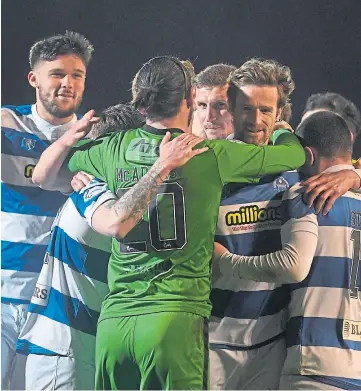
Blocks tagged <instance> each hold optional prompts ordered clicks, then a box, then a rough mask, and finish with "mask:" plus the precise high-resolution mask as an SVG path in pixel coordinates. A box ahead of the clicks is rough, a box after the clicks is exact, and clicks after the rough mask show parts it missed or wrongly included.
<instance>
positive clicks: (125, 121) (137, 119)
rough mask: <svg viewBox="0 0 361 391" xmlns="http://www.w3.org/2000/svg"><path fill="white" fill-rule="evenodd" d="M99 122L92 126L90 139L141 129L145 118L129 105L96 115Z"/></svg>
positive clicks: (106, 110) (109, 108)
mask: <svg viewBox="0 0 361 391" xmlns="http://www.w3.org/2000/svg"><path fill="white" fill-rule="evenodd" d="M97 115H98V116H99V117H100V121H99V122H98V123H96V124H94V125H93V127H92V129H91V131H90V132H89V137H90V138H97V137H100V136H102V135H103V134H105V133H109V132H117V131H122V130H124V131H125V130H129V129H137V128H141V127H142V126H143V125H144V124H145V118H144V117H143V116H142V115H141V114H140V113H139V111H138V110H135V109H133V107H132V106H131V105H130V104H122V103H120V104H117V105H114V106H110V107H108V108H106V109H105V110H103V111H102V112H100V113H99V114H97Z"/></svg>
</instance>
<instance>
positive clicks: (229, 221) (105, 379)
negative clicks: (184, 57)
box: [1, 32, 361, 390]
mask: <svg viewBox="0 0 361 391" xmlns="http://www.w3.org/2000/svg"><path fill="white" fill-rule="evenodd" d="M92 52H93V47H92V45H91V44H90V42H89V41H88V40H87V39H86V38H85V37H83V36H82V35H80V34H78V33H74V32H66V33H65V34H59V35H56V36H52V37H48V38H45V39H43V40H40V41H37V42H36V43H35V44H34V45H33V46H32V47H31V49H30V55H29V62H30V66H31V71H30V72H29V75H28V80H29V83H30V85H31V86H32V87H34V89H35V91H36V103H34V104H33V105H23V106H3V107H2V110H1V118H2V123H1V125H2V218H1V219H2V310H1V312H2V320H1V326H2V329H1V342H2V344H1V356H2V357H1V359H2V360H1V361H2V366H1V380H2V388H3V389H29V390H30V389H41V390H46V389H64V390H75V389H82V390H85V389H94V388H95V389H99V390H108V389H114V390H119V389H133V390H134V389H169V390H170V389H183V390H186V389H195V390H200V389H218V390H223V389H228V390H230V389H239V390H242V389H360V388H361V365H360V363H361V300H360V286H361V284H360V282H361V281H360V279H361V277H360V274H361V272H360V269H361V268H359V263H360V246H361V195H360V194H359V192H361V190H360V188H361V183H360V178H361V173H360V170H358V169H356V168H354V166H353V160H352V158H353V157H354V158H355V159H356V160H357V158H359V156H358V155H357V152H356V151H354V148H353V144H354V141H355V140H356V137H357V136H358V135H359V133H360V132H361V115H360V112H359V111H358V109H357V108H356V106H355V105H354V104H353V103H352V102H350V101H349V100H347V99H346V98H344V97H342V96H341V95H339V94H336V93H319V94H314V95H312V96H310V98H309V99H308V100H307V102H306V104H305V109H304V114H303V117H302V120H301V122H300V124H299V125H298V127H297V129H296V131H294V130H293V129H292V127H291V126H290V125H289V123H288V122H289V120H290V117H291V95H292V92H293V90H294V88H295V84H294V81H293V80H292V76H291V71H290V69H289V68H288V67H287V66H284V65H281V64H279V63H278V62H277V61H275V60H263V59H256V58H253V59H250V60H248V61H246V62H245V63H243V64H242V65H241V66H240V67H238V68H237V67H235V66H231V65H226V64H216V65H211V66H208V67H207V68H205V69H204V70H202V71H201V72H199V73H198V74H195V72H194V69H193V66H192V64H191V63H190V62H189V61H180V60H179V59H178V58H176V57H172V56H160V57H155V58H152V59H151V60H149V61H148V62H146V63H145V64H144V65H143V66H142V68H141V69H140V70H139V71H138V72H137V73H136V75H135V77H134V79H133V82H132V101H131V102H130V103H129V104H124V105H123V104H119V105H115V106H112V107H110V108H108V109H106V110H104V111H103V112H102V113H100V114H99V115H98V114H96V112H95V111H94V110H90V111H89V112H88V113H86V114H85V115H84V116H83V117H79V118H77V115H76V114H75V113H76V112H77V109H78V107H79V105H80V103H81V100H82V96H83V92H84V87H85V77H86V72H87V65H88V63H89V61H90V59H91V57H92ZM356 160H355V161H354V164H355V165H356V166H357V164H358V162H356Z"/></svg>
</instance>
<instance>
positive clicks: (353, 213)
mask: <svg viewBox="0 0 361 391" xmlns="http://www.w3.org/2000/svg"><path fill="white" fill-rule="evenodd" d="M301 192H302V188H301V187H300V186H299V185H296V186H294V187H293V188H292V189H290V191H289V192H288V193H287V197H285V200H284V201H283V202H282V211H283V212H282V213H283V217H282V219H283V221H284V222H283V228H282V229H285V230H289V229H292V222H293V221H294V220H295V219H301V218H303V217H305V216H306V217H307V218H308V219H312V220H313V221H314V222H316V223H317V224H318V244H317V249H316V253H315V256H314V258H313V262H312V266H311V269H310V272H309V274H308V276H307V277H306V279H305V280H304V281H302V282H301V283H297V284H291V285H290V289H291V301H290V304H289V317H290V318H289V322H288V326H287V357H286V361H285V365H284V369H283V373H284V374H286V375H292V374H301V375H308V376H310V375H312V376H317V377H318V379H319V380H320V381H322V382H324V383H327V384H330V385H333V386H335V387H340V388H345V389H360V387H361V365H360V363H361V298H360V287H361V273H360V271H361V267H360V248H361V247H360V246H361V196H360V195H359V194H356V193H353V192H347V193H346V194H345V195H343V196H342V197H340V198H339V199H337V200H336V202H335V204H334V206H333V207H332V209H331V211H330V212H329V214H328V215H327V216H322V214H318V215H316V214H315V211H314V209H313V208H309V207H307V206H306V205H305V204H304V203H303V201H302V194H301ZM305 246H307V243H305Z"/></svg>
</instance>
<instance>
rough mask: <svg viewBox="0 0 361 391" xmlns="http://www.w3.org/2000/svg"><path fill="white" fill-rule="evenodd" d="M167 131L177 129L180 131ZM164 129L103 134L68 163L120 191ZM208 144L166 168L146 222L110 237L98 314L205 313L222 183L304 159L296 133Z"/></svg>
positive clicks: (149, 158)
mask: <svg viewBox="0 0 361 391" xmlns="http://www.w3.org/2000/svg"><path fill="white" fill-rule="evenodd" d="M170 131H171V132H172V136H176V135H179V134H181V133H182V132H181V131H180V130H179V129H170ZM165 132H166V130H160V129H155V128H153V127H150V126H148V125H145V126H144V127H143V128H140V129H134V130H129V131H126V132H117V133H113V134H111V135H106V136H104V137H102V138H99V139H97V140H95V141H94V142H92V143H90V144H86V145H85V146H82V147H79V148H77V149H75V151H74V152H73V154H72V156H71V157H70V160H69V169H70V170H71V171H73V172H76V171H80V170H83V171H85V172H88V173H90V174H92V175H94V176H96V177H98V178H101V179H103V180H105V181H106V182H107V183H108V186H109V188H110V189H111V190H112V191H113V192H114V193H116V194H117V195H118V197H121V196H122V195H123V194H124V192H126V191H127V190H129V189H130V188H131V187H132V186H134V185H135V184H136V183H137V182H138V181H139V180H140V179H141V177H142V176H144V175H145V174H146V173H147V171H148V170H149V168H150V167H151V166H152V165H153V163H154V162H155V160H156V159H157V158H158V156H159V145H160V143H161V141H162V138H163V136H164V135H165ZM204 144H206V145H207V146H208V147H209V150H208V151H207V152H205V153H203V154H201V155H198V156H196V157H194V158H192V159H191V160H190V161H189V162H188V163H187V164H185V165H184V166H182V167H180V168H177V169H175V170H173V171H172V172H171V173H170V174H169V176H168V177H167V178H166V180H165V181H164V183H163V184H162V185H161V186H160V187H159V188H158V192H157V194H156V196H155V197H154V199H153V200H152V202H151V203H150V205H149V208H148V211H147V212H146V213H145V214H144V216H143V219H142V221H140V222H139V223H138V224H137V225H136V226H135V227H134V228H133V229H132V230H131V231H130V232H129V233H128V234H127V235H126V237H125V238H124V239H123V240H121V241H119V240H117V239H113V244H112V255H111V257H110V262H109V269H108V284H109V289H110V293H109V295H108V296H107V297H106V299H105V301H104V303H103V307H102V311H101V315H100V320H102V319H106V318H110V317H116V316H128V315H139V314H146V313H152V312H162V311H184V312H190V313H194V314H198V315H200V316H204V317H208V316H209V314H210V309H211V304H210V301H209V294H210V274H211V262H210V261H211V257H212V252H213V240H214V233H215V228H216V223H217V218H218V208H219V203H220V197H221V192H222V188H223V185H224V184H225V183H227V182H249V183H250V182H255V181H257V180H258V179H257V178H258V177H260V176H262V175H265V174H271V173H279V172H282V171H286V170H292V169H295V168H297V167H299V166H301V165H302V164H303V163H304V161H305V155H304V151H303V148H302V146H301V145H300V143H299V142H298V139H297V137H296V136H294V135H292V134H291V133H286V134H281V135H280V136H279V138H278V140H277V142H276V144H277V145H275V146H263V147H258V146H255V145H250V144H244V143H239V142H232V141H229V140H207V141H205V142H204V143H202V144H201V145H202V146H204Z"/></svg>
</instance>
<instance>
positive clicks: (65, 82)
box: [61, 75, 74, 89]
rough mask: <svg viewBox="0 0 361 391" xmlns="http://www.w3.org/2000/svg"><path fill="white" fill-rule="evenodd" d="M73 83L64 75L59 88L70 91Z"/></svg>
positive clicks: (71, 79) (70, 77)
mask: <svg viewBox="0 0 361 391" xmlns="http://www.w3.org/2000/svg"><path fill="white" fill-rule="evenodd" d="M73 83H74V81H73V78H72V76H71V75H66V76H64V77H63V78H62V79H61V86H62V87H64V88H66V89H72V88H73Z"/></svg>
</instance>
